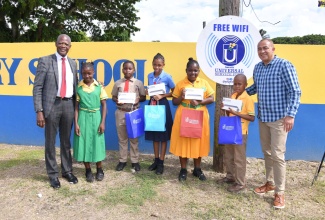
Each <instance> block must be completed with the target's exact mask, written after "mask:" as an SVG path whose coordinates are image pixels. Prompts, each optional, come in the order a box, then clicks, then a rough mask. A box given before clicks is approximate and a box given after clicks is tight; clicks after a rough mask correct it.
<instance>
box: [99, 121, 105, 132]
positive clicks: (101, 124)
mask: <svg viewBox="0 0 325 220" xmlns="http://www.w3.org/2000/svg"><path fill="white" fill-rule="evenodd" d="M104 132H105V123H100V125H99V128H98V133H100V134H103V133H104Z"/></svg>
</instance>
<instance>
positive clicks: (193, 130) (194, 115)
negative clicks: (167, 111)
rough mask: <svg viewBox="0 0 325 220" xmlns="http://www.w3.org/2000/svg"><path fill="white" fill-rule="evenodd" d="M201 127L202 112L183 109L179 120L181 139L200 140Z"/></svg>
mask: <svg viewBox="0 0 325 220" xmlns="http://www.w3.org/2000/svg"><path fill="white" fill-rule="evenodd" d="M202 127H203V111H201V110H191V109H183V110H182V118H181V130H180V136H181V137H189V138H201V137H202Z"/></svg>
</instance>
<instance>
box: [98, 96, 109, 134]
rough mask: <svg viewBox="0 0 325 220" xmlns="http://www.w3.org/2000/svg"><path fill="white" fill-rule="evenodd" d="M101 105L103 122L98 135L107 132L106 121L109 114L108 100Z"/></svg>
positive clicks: (102, 101)
mask: <svg viewBox="0 0 325 220" xmlns="http://www.w3.org/2000/svg"><path fill="white" fill-rule="evenodd" d="M100 103H101V104H102V121H101V122H100V125H99V128H98V133H100V134H102V133H104V132H105V121H106V113H107V106H106V99H104V100H101V101H100Z"/></svg>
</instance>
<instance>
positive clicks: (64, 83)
mask: <svg viewBox="0 0 325 220" xmlns="http://www.w3.org/2000/svg"><path fill="white" fill-rule="evenodd" d="M66 91H67V81H66V70H65V58H64V57H62V83H61V91H60V96H61V98H64V97H65V94H66Z"/></svg>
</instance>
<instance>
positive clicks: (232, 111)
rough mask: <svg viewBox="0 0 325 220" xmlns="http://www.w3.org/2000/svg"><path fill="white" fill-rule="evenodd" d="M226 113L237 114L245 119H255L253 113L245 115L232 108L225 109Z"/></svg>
mask: <svg viewBox="0 0 325 220" xmlns="http://www.w3.org/2000/svg"><path fill="white" fill-rule="evenodd" d="M226 112H227V115H229V113H231V114H233V115H237V116H239V117H241V118H242V119H245V120H247V121H251V122H253V121H255V116H254V115H247V114H241V113H239V112H236V111H234V110H232V109H231V108H230V109H229V110H227V111H226Z"/></svg>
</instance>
